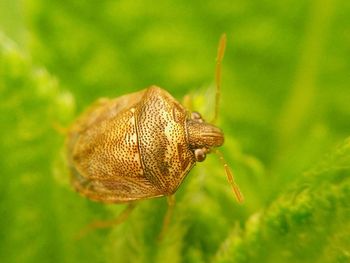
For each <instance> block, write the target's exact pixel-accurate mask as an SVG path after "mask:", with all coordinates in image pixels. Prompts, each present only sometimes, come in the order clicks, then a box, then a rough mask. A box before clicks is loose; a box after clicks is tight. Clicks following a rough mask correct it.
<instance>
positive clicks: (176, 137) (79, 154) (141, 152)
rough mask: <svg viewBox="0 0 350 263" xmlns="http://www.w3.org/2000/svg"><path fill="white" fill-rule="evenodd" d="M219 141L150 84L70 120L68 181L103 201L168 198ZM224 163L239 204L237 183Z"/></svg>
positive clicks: (214, 130) (198, 118)
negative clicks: (69, 171)
mask: <svg viewBox="0 0 350 263" xmlns="http://www.w3.org/2000/svg"><path fill="white" fill-rule="evenodd" d="M225 43H226V36H225V35H223V36H222V38H221V40H220V44H219V50H218V58H217V66H216V83H217V94H216V109H215V117H214V119H216V118H217V116H218V104H219V103H218V102H219V95H220V93H219V90H220V74H221V70H220V67H221V61H222V58H223V54H224V49H225ZM223 142H224V135H223V132H222V131H221V130H220V129H219V128H217V127H216V126H214V125H213V124H210V123H207V122H205V121H204V120H203V118H202V117H201V115H200V114H199V113H197V112H192V113H190V112H189V111H188V110H187V109H186V108H184V107H183V106H182V105H181V104H180V103H179V102H178V101H177V100H175V99H174V98H173V97H172V96H171V95H170V94H169V93H168V92H166V91H165V90H163V89H161V88H159V87H156V86H151V87H150V88H148V89H145V90H141V91H139V92H136V93H132V94H127V95H124V96H121V97H118V98H115V99H104V100H100V101H98V102H97V103H96V104H95V105H93V106H92V107H91V108H90V109H89V110H87V111H86V112H85V113H84V114H83V115H82V116H81V117H80V118H79V119H78V120H77V121H76V122H75V123H74V124H73V126H72V127H71V128H70V130H69V133H68V138H67V150H68V161H69V165H70V169H71V173H72V182H73V185H74V187H75V188H76V190H77V191H78V192H79V193H81V194H82V195H84V196H86V197H88V198H90V199H92V200H96V201H101V202H110V203H130V202H132V201H135V200H143V199H148V198H153V197H159V196H172V195H173V194H174V193H175V192H176V190H177V189H178V187H179V186H180V184H181V182H182V181H183V179H184V178H185V177H186V175H187V174H188V172H189V171H190V170H191V169H192V167H193V166H194V165H195V164H196V162H202V161H204V160H205V157H206V154H207V153H209V152H211V151H215V152H217V150H215V147H219V146H221V145H222V144H223ZM217 153H218V154H219V157H220V160H221V161H223V157H222V155H221V154H220V153H219V152H217ZM223 163H224V166H225V170H226V173H227V176H228V178H229V182H230V183H231V185H232V188H233V190H234V192H235V194H236V197H237V200H238V201H239V202H241V201H242V200H243V197H242V195H241V193H240V191H239V189H238V186H237V185H236V184H235V183H234V181H233V177H232V174H231V172H230V170H229V169H228V167H227V164H226V163H225V162H224V161H223ZM131 207H132V206H131ZM100 226H101V225H100Z"/></svg>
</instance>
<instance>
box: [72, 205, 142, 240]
mask: <svg viewBox="0 0 350 263" xmlns="http://www.w3.org/2000/svg"><path fill="white" fill-rule="evenodd" d="M135 206H136V202H131V203H129V204H128V205H127V207H126V208H125V209H124V210H123V211H122V212H121V213H120V214H119V215H118V216H117V217H116V218H115V219H112V220H97V221H93V222H91V223H90V224H88V225H87V226H86V227H84V228H83V229H82V230H81V231H80V232H79V234H78V235H77V239H80V238H82V237H84V236H85V235H86V234H88V233H89V232H90V231H92V230H95V229H99V228H108V227H113V226H116V225H119V224H121V223H123V222H124V221H125V220H126V219H127V218H128V217H129V215H130V214H131V212H132V211H133V210H134V208H135Z"/></svg>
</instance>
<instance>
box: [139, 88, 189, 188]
mask: <svg viewBox="0 0 350 263" xmlns="http://www.w3.org/2000/svg"><path fill="white" fill-rule="evenodd" d="M137 117H138V122H137V124H138V135H139V141H140V152H141V156H142V160H143V164H144V170H145V176H146V177H147V178H148V179H149V180H150V181H151V182H152V183H154V184H155V185H157V186H158V187H159V188H161V189H163V191H164V193H165V194H172V193H174V192H175V191H176V189H177V187H178V186H179V184H180V183H181V181H182V179H183V178H184V177H185V175H186V174H187V172H188V171H189V170H190V169H191V167H192V166H193V164H194V162H195V160H194V155H193V152H192V151H190V149H189V145H188V142H187V136H186V130H185V122H186V117H187V114H186V110H185V109H184V108H183V107H182V106H181V105H180V104H179V103H178V102H177V101H176V100H175V99H174V98H173V97H172V96H171V95H170V94H169V93H167V92H166V91H164V90H162V89H159V88H156V87H153V88H150V89H149V90H148V91H147V93H146V94H145V98H144V100H142V101H140V105H139V106H138V107H137Z"/></svg>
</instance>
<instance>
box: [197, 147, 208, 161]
mask: <svg viewBox="0 0 350 263" xmlns="http://www.w3.org/2000/svg"><path fill="white" fill-rule="evenodd" d="M194 156H195V157H196V161H197V162H203V161H204V160H205V157H206V154H205V151H204V150H203V149H196V150H195V151H194Z"/></svg>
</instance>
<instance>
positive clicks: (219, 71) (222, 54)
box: [211, 33, 226, 123]
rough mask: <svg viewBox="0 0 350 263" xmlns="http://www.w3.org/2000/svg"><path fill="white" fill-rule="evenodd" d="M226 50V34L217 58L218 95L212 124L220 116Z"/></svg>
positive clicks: (223, 36)
mask: <svg viewBox="0 0 350 263" xmlns="http://www.w3.org/2000/svg"><path fill="white" fill-rule="evenodd" d="M225 48H226V33H224V34H222V35H221V38H220V41H219V46H218V54H217V57H216V67H215V83H216V94H215V113H214V118H213V120H212V121H211V123H215V122H216V121H217V119H218V116H219V103H220V88H221V62H222V59H223V58H224V54H225Z"/></svg>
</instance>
